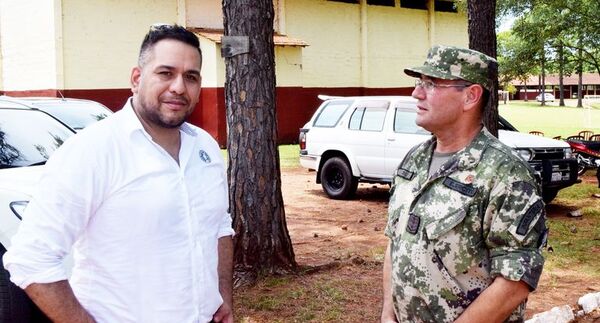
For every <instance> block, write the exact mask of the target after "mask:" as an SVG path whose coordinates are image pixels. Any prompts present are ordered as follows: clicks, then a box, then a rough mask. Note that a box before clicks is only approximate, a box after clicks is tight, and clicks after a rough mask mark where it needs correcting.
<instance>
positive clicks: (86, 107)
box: [31, 100, 112, 130]
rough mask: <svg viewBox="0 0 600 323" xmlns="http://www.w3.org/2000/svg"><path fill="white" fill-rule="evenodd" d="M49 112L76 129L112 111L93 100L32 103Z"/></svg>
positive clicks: (98, 119)
mask: <svg viewBox="0 0 600 323" xmlns="http://www.w3.org/2000/svg"><path fill="white" fill-rule="evenodd" d="M31 104H32V105H33V106H35V107H36V108H38V109H40V110H42V111H45V112H48V113H49V114H51V115H53V116H54V117H56V118H57V119H59V120H60V121H62V122H64V123H66V124H67V125H68V126H69V127H71V128H73V129H75V130H81V129H83V128H85V127H87V126H89V125H90V124H92V123H94V122H97V121H100V120H102V119H104V118H106V117H108V115H109V114H111V113H112V112H111V111H110V110H108V108H106V107H105V106H103V105H101V104H99V103H96V102H92V101H58V100H57V101H40V102H32V103H31Z"/></svg>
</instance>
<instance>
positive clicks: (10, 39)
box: [0, 0, 62, 91]
mask: <svg viewBox="0 0 600 323" xmlns="http://www.w3.org/2000/svg"><path fill="white" fill-rule="evenodd" d="M57 10H60V0H49V1H36V0H3V1H0V32H1V35H0V37H1V38H2V46H1V50H2V53H1V55H2V62H1V63H2V69H1V70H2V83H3V89H4V90H6V91H19V90H44V89H55V88H57V87H60V86H61V85H62V84H61V83H62V57H60V56H59V55H57V51H58V52H59V51H60V48H59V47H60V41H61V39H60V37H59V35H60V27H61V26H60V21H58V22H57V21H56V16H59V14H58V13H57Z"/></svg>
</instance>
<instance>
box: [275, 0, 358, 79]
mask: <svg viewBox="0 0 600 323" xmlns="http://www.w3.org/2000/svg"><path fill="white" fill-rule="evenodd" d="M285 13H286V14H285V30H286V32H287V34H288V35H289V36H291V37H294V38H300V39H302V40H304V41H305V42H307V43H308V44H309V46H308V47H305V48H304V49H303V50H302V78H303V81H302V83H303V85H304V86H305V87H353V86H359V84H360V80H361V72H360V71H361V69H360V63H361V57H360V48H361V47H360V44H361V34H360V27H361V26H360V7H359V6H358V5H350V4H346V3H341V2H330V1H325V0H316V1H315V0H294V1H290V0H287V1H286V2H285ZM278 76H279V75H278Z"/></svg>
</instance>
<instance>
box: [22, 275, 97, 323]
mask: <svg viewBox="0 0 600 323" xmlns="http://www.w3.org/2000/svg"><path fill="white" fill-rule="evenodd" d="M25 292H26V293H27V295H29V297H30V298H31V300H33V302H34V303H35V304H36V305H37V306H38V307H39V308H40V309H41V310H42V311H43V312H44V313H45V314H46V315H47V316H48V317H49V318H50V319H51V320H52V322H56V323H62V322H65V323H71V322H73V323H94V322H96V321H95V320H94V318H93V317H92V316H91V315H90V314H89V313H88V312H87V311H86V310H85V309H84V308H83V306H81V304H80V303H79V301H78V300H77V298H75V294H73V290H72V289H71V285H69V282H68V281H66V280H61V281H57V282H54V283H47V284H38V283H33V284H31V285H29V286H27V288H25Z"/></svg>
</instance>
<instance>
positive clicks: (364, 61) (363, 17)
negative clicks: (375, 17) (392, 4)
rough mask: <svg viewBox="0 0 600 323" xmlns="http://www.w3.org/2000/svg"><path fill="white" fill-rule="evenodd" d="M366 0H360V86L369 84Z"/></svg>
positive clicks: (363, 86) (364, 86)
mask: <svg viewBox="0 0 600 323" xmlns="http://www.w3.org/2000/svg"><path fill="white" fill-rule="evenodd" d="M367 14H368V13H367V0H360V86H361V87H362V88H363V89H364V88H367V87H368V85H369V84H367V83H368V80H369V28H368V23H369V21H368V18H367Z"/></svg>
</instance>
